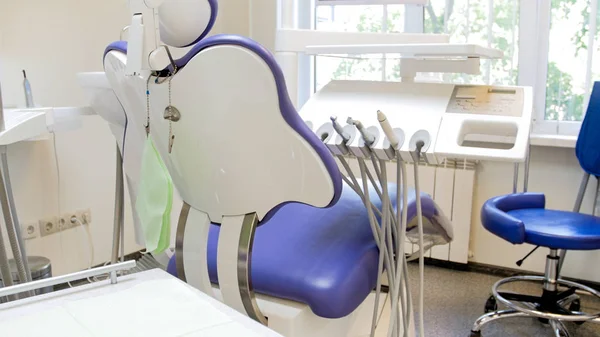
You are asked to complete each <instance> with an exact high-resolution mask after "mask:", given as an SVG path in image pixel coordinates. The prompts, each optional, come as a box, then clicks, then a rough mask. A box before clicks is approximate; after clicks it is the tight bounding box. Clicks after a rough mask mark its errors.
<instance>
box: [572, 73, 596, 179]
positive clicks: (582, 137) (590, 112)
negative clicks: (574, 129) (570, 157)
mask: <svg viewBox="0 0 600 337" xmlns="http://www.w3.org/2000/svg"><path fill="white" fill-rule="evenodd" d="M575 153H576V154H577V159H578V160H579V164H580V165H581V167H582V168H583V170H584V171H586V172H587V173H589V174H591V175H594V176H600V82H596V83H594V89H593V90H592V95H591V96H590V103H589V105H588V109H587V113H586V114H585V118H584V120H583V123H582V125H581V131H580V132H579V138H578V139H577V146H576V148H575Z"/></svg>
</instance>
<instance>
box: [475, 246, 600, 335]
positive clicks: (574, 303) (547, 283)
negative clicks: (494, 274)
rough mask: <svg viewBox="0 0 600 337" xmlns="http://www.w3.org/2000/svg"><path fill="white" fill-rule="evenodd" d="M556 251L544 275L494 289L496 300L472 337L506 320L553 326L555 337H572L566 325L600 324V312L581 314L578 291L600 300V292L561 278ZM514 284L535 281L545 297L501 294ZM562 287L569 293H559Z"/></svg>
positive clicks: (520, 278) (517, 279)
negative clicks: (500, 307) (501, 307)
mask: <svg viewBox="0 0 600 337" xmlns="http://www.w3.org/2000/svg"><path fill="white" fill-rule="evenodd" d="M556 267H557V259H556V251H555V250H552V251H551V254H550V255H548V258H547V260H546V273H545V275H544V276H515V277H509V278H505V279H502V280H500V281H498V282H496V284H495V285H494V287H493V288H492V292H493V297H492V298H490V299H489V300H488V303H486V306H485V308H486V311H492V312H489V313H487V314H485V315H483V316H481V317H480V318H479V319H478V320H477V321H476V322H475V324H474V325H473V328H472V329H471V332H470V335H469V336H470V337H477V336H481V329H482V327H483V326H484V325H486V324H488V323H490V322H493V321H497V320H500V319H504V318H513V317H532V318H537V319H538V320H540V321H541V322H543V323H548V324H550V326H551V328H552V331H553V333H554V335H555V336H556V337H569V336H571V335H570V334H569V331H568V329H567V328H566V326H565V325H564V324H563V322H575V323H581V324H582V323H584V322H594V323H600V318H599V317H600V313H595V314H588V313H584V312H581V311H580V310H581V309H580V304H579V296H578V295H577V294H576V292H577V291H582V292H585V293H588V294H590V295H592V296H594V297H596V298H599V299H600V292H598V291H596V290H594V289H592V288H590V287H587V286H585V285H582V284H579V283H576V282H571V281H567V280H562V279H558V278H557V277H556V275H557V274H558V272H557V268H556ZM514 282H536V283H541V284H542V289H543V291H542V295H541V296H532V295H524V294H517V293H510V292H501V291H500V290H499V288H500V287H501V286H503V285H505V284H508V283H514ZM560 286H562V287H564V288H566V290H563V291H559V287H560ZM496 302H499V303H501V304H503V305H504V306H506V307H508V309H507V310H497V309H498V308H497V304H496Z"/></svg>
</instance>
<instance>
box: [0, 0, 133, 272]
mask: <svg viewBox="0 0 600 337" xmlns="http://www.w3.org/2000/svg"><path fill="white" fill-rule="evenodd" d="M126 5H127V1H125V0H103V1H78V0H53V1H46V0H20V1H11V0H0V82H1V83H2V90H3V97H4V103H5V105H9V106H10V105H18V106H22V105H23V104H24V98H23V91H22V87H21V82H22V75H21V69H26V70H27V73H28V77H29V79H30V82H31V85H32V87H33V94H34V99H35V101H36V103H37V104H39V105H42V106H83V105H86V101H85V99H84V96H83V93H82V91H81V90H80V89H79V87H78V86H77V83H76V79H75V74H76V73H77V72H82V71H100V70H102V53H103V50H104V48H105V46H106V45H107V44H108V43H110V42H112V41H114V40H118V39H119V33H120V31H121V29H122V27H124V26H125V25H126V24H127V20H128V15H127V13H128V10H127V6H126ZM56 147H57V152H58V158H59V165H60V180H61V181H60V209H61V210H62V212H68V211H75V210H78V209H86V208H90V209H91V211H92V225H91V226H90V229H91V231H92V237H93V246H94V253H95V254H94V255H95V259H94V263H95V264H98V263H103V262H104V261H107V260H109V259H110V251H111V239H112V219H113V202H114V178H115V174H114V165H115V161H114V157H115V142H114V138H113V137H112V135H111V134H110V132H109V129H108V127H107V125H106V123H104V122H103V121H102V120H101V119H100V118H99V117H96V116H93V117H85V118H83V127H82V128H80V129H78V130H75V131H69V132H63V133H58V134H57V135H56ZM9 161H10V168H11V178H12V179H11V180H12V183H13V186H14V194H15V199H16V204H17V210H18V214H19V218H20V220H21V222H22V223H30V222H37V220H38V219H41V218H44V217H48V216H52V215H55V214H57V213H58V205H57V199H58V191H59V190H58V189H57V174H56V169H55V164H54V154H53V145H52V141H51V138H49V139H48V140H45V141H37V142H26V143H22V144H17V145H15V146H12V147H10V148H9ZM126 209H127V210H128V211H127V214H126V229H127V231H126V248H127V251H128V252H132V251H134V250H138V249H140V247H138V246H136V245H135V243H134V241H133V233H132V221H131V216H130V213H129V207H127V208H126ZM88 247H89V244H88V241H87V240H86V236H85V232H83V230H82V229H81V228H77V229H76V230H69V231H65V232H64V233H63V234H62V236H61V235H58V234H55V235H52V236H48V237H45V238H37V239H33V240H28V241H27V249H28V251H29V253H30V254H32V255H33V254H35V255H42V256H46V257H48V258H50V259H51V261H52V263H53V269H54V272H55V274H63V273H66V272H72V271H75V270H79V269H83V268H86V267H87V266H88V259H89V257H88Z"/></svg>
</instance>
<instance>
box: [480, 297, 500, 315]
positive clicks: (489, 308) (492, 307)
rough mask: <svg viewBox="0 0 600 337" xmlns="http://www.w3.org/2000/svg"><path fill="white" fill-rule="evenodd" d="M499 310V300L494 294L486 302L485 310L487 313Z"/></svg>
mask: <svg viewBox="0 0 600 337" xmlns="http://www.w3.org/2000/svg"><path fill="white" fill-rule="evenodd" d="M497 310H498V302H496V298H495V297H494V296H490V298H488V300H487V301H486V302H485V308H484V309H483V311H484V312H485V313H486V314H487V313H489V312H494V311H497Z"/></svg>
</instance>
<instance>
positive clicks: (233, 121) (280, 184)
mask: <svg viewBox="0 0 600 337" xmlns="http://www.w3.org/2000/svg"><path fill="white" fill-rule="evenodd" d="M124 64H125V57H124V56H123V55H122V54H120V53H116V52H111V53H109V55H107V57H106V58H105V69H106V72H107V75H108V78H109V81H110V83H111V85H112V87H113V89H114V90H115V92H116V94H117V96H118V97H119V100H120V101H121V102H122V104H123V106H124V108H125V110H126V112H127V114H128V117H129V122H130V123H133V124H132V127H134V128H136V130H138V132H143V130H144V129H143V128H144V124H145V122H146V97H145V96H146V95H145V92H146V88H145V87H146V80H145V79H143V78H141V77H126V76H125V75H124ZM216 64H220V65H222V66H221V67H216V66H215V65H216ZM240 74H244V75H243V76H240ZM168 92H169V90H168V84H167V83H164V84H154V83H152V84H151V87H150V93H151V94H150V107H151V114H150V119H151V121H150V125H151V135H152V138H153V140H154V142H155V144H156V148H157V149H158V151H159V152H160V154H161V156H162V158H163V159H164V160H165V164H166V165H167V168H168V169H169V172H170V173H171V176H172V178H173V182H174V184H175V186H176V187H177V190H178V191H179V192H180V194H181V197H182V199H183V200H184V201H186V202H187V203H189V204H190V205H191V206H192V207H193V208H196V209H198V210H201V211H203V212H206V213H207V214H209V216H210V218H211V220H212V221H216V222H219V221H221V218H222V217H223V216H224V215H238V214H247V213H252V212H256V213H257V214H258V216H259V218H260V219H262V218H263V217H264V216H265V214H266V213H267V212H268V211H270V210H271V209H272V208H273V207H275V206H277V205H278V204H280V203H282V202H286V201H299V202H303V203H307V204H311V205H314V206H317V207H324V206H327V205H328V204H329V203H330V202H331V200H332V198H333V184H332V181H331V178H330V176H329V173H328V172H327V170H326V168H325V166H324V164H323V163H322V161H321V159H320V158H319V157H318V156H317V153H316V151H315V150H314V149H313V148H312V147H311V146H310V145H309V144H308V143H307V142H306V141H305V140H304V139H303V138H301V137H300V136H299V135H298V134H297V133H296V131H294V130H293V129H292V128H291V127H290V126H289V125H288V124H287V123H286V122H285V120H284V119H283V117H282V116H281V113H280V107H279V97H278V95H277V88H276V85H275V81H274V77H273V74H272V72H271V70H270V69H269V68H268V66H267V64H266V63H265V62H264V61H263V60H262V59H261V58H259V57H258V56H257V55H256V54H254V53H252V52H250V51H248V50H246V49H244V48H241V47H236V46H218V47H212V48H209V49H207V50H205V51H203V52H201V53H199V54H198V55H196V56H195V57H194V58H193V59H192V60H191V61H190V62H189V63H188V64H187V66H186V67H185V68H184V69H183V70H182V71H180V72H179V73H178V74H177V75H176V76H175V77H174V78H173V80H172V97H171V98H172V104H173V106H175V107H176V108H177V109H179V110H180V111H181V115H182V118H181V120H180V121H179V122H176V123H173V134H174V135H175V141H174V146H173V151H172V153H171V154H169V153H168V141H169V123H168V122H167V121H165V120H164V119H163V112H164V109H165V108H166V107H167V105H168V102H169V94H168ZM308 182H310V183H308Z"/></svg>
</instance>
